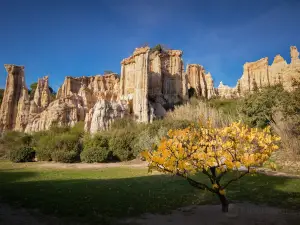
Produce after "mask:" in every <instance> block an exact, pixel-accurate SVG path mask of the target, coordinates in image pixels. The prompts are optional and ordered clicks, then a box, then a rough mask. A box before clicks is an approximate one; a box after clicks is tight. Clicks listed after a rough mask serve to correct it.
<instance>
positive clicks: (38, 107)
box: [30, 76, 51, 115]
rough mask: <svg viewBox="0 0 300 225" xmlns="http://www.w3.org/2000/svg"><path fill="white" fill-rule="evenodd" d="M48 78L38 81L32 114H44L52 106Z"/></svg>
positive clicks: (31, 105)
mask: <svg viewBox="0 0 300 225" xmlns="http://www.w3.org/2000/svg"><path fill="white" fill-rule="evenodd" d="M50 99H51V95H50V90H49V82H48V76H45V77H43V78H42V79H39V80H38V83H37V87H36V89H35V93H34V97H33V100H32V101H31V103H30V114H31V115H32V114H35V113H40V112H42V111H43V110H44V109H45V108H46V107H47V106H48V105H49V104H50Z"/></svg>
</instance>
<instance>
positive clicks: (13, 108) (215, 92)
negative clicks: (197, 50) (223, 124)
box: [0, 46, 300, 133]
mask: <svg viewBox="0 0 300 225" xmlns="http://www.w3.org/2000/svg"><path fill="white" fill-rule="evenodd" d="M290 55H291V63H290V64H288V63H287V62H286V61H285V59H284V58H283V57H282V56H280V55H276V56H275V58H274V60H273V62H272V64H271V65H269V64H268V58H267V57H266V58H262V59H260V60H258V61H256V62H247V63H245V64H244V67H243V74H242V76H241V78H240V79H239V80H238V82H237V85H236V87H233V88H232V87H229V86H227V85H224V84H223V83H222V82H221V83H220V85H219V86H218V87H217V88H215V87H214V81H213V78H212V76H211V74H210V73H206V72H205V69H204V67H203V66H201V65H199V64H190V65H188V66H187V68H186V72H184V66H183V60H182V51H180V50H166V49H157V48H154V49H150V48H149V47H142V48H136V49H135V51H134V52H133V54H132V55H131V56H130V57H128V58H126V59H124V60H122V62H121V77H120V78H119V76H118V75H117V74H115V73H111V74H106V75H95V76H89V77H87V76H83V77H71V76H67V77H66V78H65V80H64V83H63V84H62V86H61V87H60V88H59V90H58V92H57V95H56V99H54V100H53V101H52V102H51V94H50V91H49V79H48V76H46V77H43V78H41V79H39V80H38V83H37V88H36V90H35V93H34V96H33V99H32V100H31V101H30V98H29V96H28V90H27V88H26V84H25V78H24V66H17V65H5V68H6V71H7V73H8V74H7V80H6V87H5V91H4V93H3V100H2V104H1V108H0V131H1V132H2V131H6V130H18V131H25V132H35V131H41V130H47V129H49V128H50V127H51V126H52V125H53V124H58V125H66V126H73V125H75V124H76V123H77V122H79V121H84V122H85V130H86V131H88V132H91V133H95V132H97V131H100V130H106V129H108V128H109V127H110V125H111V123H112V122H113V121H114V120H115V119H117V118H122V117H124V116H130V117H131V118H132V119H135V120H136V121H138V122H152V121H153V120H154V119H157V118H162V117H163V116H164V115H165V113H166V111H167V110H169V109H171V108H172V107H173V106H174V105H175V104H180V103H184V102H186V101H187V100H188V90H189V89H191V88H193V89H194V90H195V94H196V96H198V97H203V98H207V99H210V98H212V97H214V96H220V97H223V98H236V97H240V96H243V95H245V94H246V93H248V92H251V91H253V90H255V89H258V90H259V89H261V88H263V87H266V86H271V85H275V84H277V83H282V84H283V86H284V88H285V89H286V90H291V89H292V82H293V80H294V79H299V78H300V60H299V52H298V50H297V48H296V47H295V46H291V48H290Z"/></svg>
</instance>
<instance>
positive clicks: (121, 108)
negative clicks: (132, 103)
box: [85, 99, 128, 134]
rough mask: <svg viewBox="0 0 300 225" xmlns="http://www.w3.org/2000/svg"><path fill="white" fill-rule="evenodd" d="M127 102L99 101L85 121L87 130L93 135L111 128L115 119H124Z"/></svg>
mask: <svg viewBox="0 0 300 225" xmlns="http://www.w3.org/2000/svg"><path fill="white" fill-rule="evenodd" d="M127 112H128V111H127V104H126V102H122V101H119V102H116V101H107V100H105V99H101V100H99V101H98V102H97V103H96V104H95V105H94V107H93V108H92V109H91V110H90V112H89V114H88V115H87V117H86V119H85V130H86V131H90V132H91V133H92V134H93V133H96V132H98V131H102V130H107V129H109V128H110V126H111V124H112V122H113V121H114V120H115V119H118V118H123V117H124V116H125V115H126V114H127Z"/></svg>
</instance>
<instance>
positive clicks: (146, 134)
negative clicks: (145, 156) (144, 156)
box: [131, 125, 168, 158]
mask: <svg viewBox="0 0 300 225" xmlns="http://www.w3.org/2000/svg"><path fill="white" fill-rule="evenodd" d="M150 127H151V125H150ZM150 132H151V131H150V130H149V129H146V130H144V131H142V132H141V133H140V134H139V135H138V136H137V137H136V138H135V139H134V141H133V142H132V144H131V147H132V152H133V156H134V157H135V158H139V157H140V153H141V152H143V151H145V150H148V151H150V149H152V147H153V145H157V144H158V143H159V141H160V140H161V138H162V137H163V136H165V135H167V132H168V129H167V128H166V127H163V126H161V127H160V128H159V129H158V130H157V131H156V133H155V134H154V135H153V134H152V135H151V134H150Z"/></svg>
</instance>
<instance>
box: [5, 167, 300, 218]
mask: <svg viewBox="0 0 300 225" xmlns="http://www.w3.org/2000/svg"><path fill="white" fill-rule="evenodd" d="M38 165H39V164H38V163H24V164H13V163H11V162H7V161H0V197H1V199H0V200H1V201H2V202H7V203H9V204H10V205H12V206H14V207H24V208H29V209H38V210H39V211H40V212H42V213H46V214H50V215H54V216H57V217H66V218H71V219H76V220H79V221H89V222H95V223H97V222H100V221H109V220H111V219H112V218H122V217H131V216H137V215H140V214H142V213H146V212H149V213H157V212H158V213H164V212H168V210H172V209H176V208H178V207H181V206H187V205H193V204H219V201H218V199H216V198H215V197H214V196H212V194H210V193H209V192H204V191H200V190H197V189H194V188H193V187H191V186H190V185H189V184H188V183H187V182H186V181H185V180H183V179H181V178H177V177H173V176H168V175H162V174H157V173H156V174H152V175H149V174H148V173H147V170H146V169H141V168H124V167H123V168H105V169H49V168H48V169H47V168H41V167H38ZM197 179H199V180H201V179H205V177H203V176H198V177H197ZM227 193H228V197H229V199H230V200H231V201H248V202H254V203H260V204H267V205H273V206H278V207H283V208H287V209H296V210H300V179H296V178H285V177H270V176H265V175H257V176H248V177H244V178H242V179H241V180H240V181H237V182H236V183H233V184H232V185H231V186H230V187H229V190H228V192H227ZM220 210H221V208H220Z"/></svg>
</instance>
